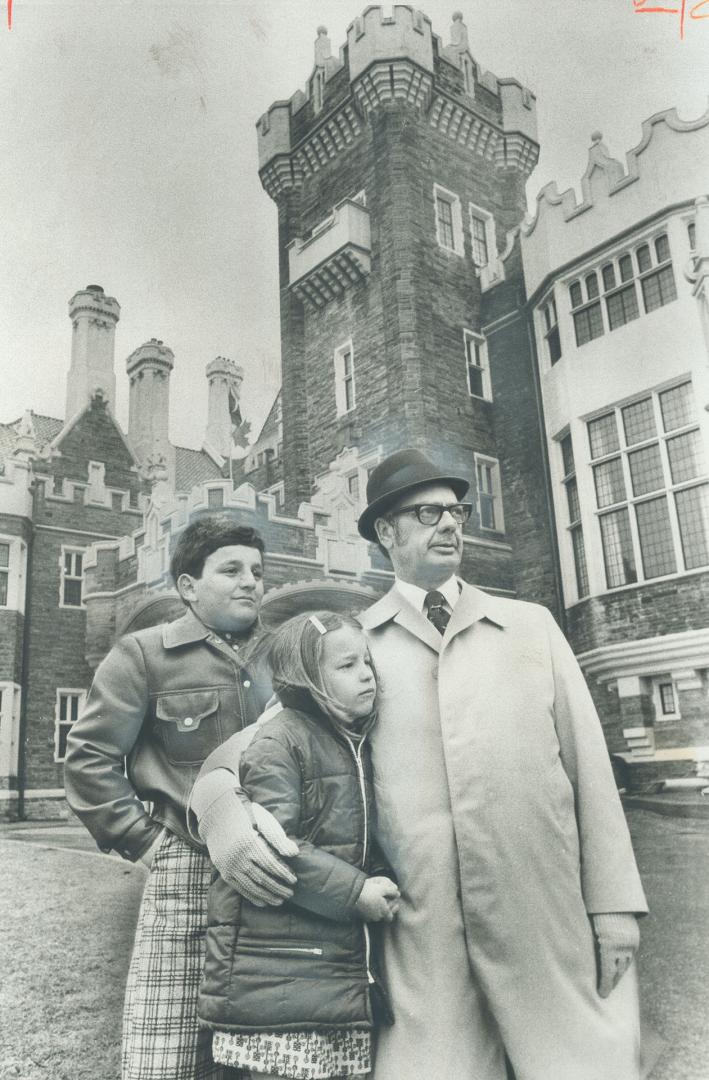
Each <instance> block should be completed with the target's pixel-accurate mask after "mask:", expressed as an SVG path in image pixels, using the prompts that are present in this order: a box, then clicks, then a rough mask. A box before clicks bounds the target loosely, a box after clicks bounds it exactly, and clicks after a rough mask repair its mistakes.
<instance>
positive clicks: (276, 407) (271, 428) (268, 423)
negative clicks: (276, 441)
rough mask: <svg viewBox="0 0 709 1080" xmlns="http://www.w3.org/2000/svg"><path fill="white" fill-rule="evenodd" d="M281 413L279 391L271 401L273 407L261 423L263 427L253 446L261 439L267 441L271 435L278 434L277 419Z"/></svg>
mask: <svg viewBox="0 0 709 1080" xmlns="http://www.w3.org/2000/svg"><path fill="white" fill-rule="evenodd" d="M280 411H281V391H280V390H279V391H278V393H277V394H276V396H275V398H274V399H273V405H272V406H271V408H270V409H269V410H268V416H267V417H266V419H265V420H264V422H263V427H262V428H261V430H260V431H259V433H258V438H257V439H256V440H255V442H254V445H255V444H256V443H257V442H260V441H261V439H268V438H270V436H271V435H277V434H278V417H279V414H280Z"/></svg>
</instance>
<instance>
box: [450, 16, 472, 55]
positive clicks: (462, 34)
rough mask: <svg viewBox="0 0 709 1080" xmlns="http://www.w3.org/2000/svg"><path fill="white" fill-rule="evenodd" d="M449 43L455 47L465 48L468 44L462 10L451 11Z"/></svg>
mask: <svg viewBox="0 0 709 1080" xmlns="http://www.w3.org/2000/svg"><path fill="white" fill-rule="evenodd" d="M450 35H451V45H452V46H453V47H454V48H456V49H460V50H463V49H467V48H469V45H468V28H467V26H466V25H465V23H464V22H463V12H462V11H454V12H453V22H452V24H451V29H450Z"/></svg>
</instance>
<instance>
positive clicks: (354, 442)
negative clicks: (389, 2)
mask: <svg viewBox="0 0 709 1080" xmlns="http://www.w3.org/2000/svg"><path fill="white" fill-rule="evenodd" d="M392 10H393V14H392V15H390V16H389V15H386V14H385V12H384V10H383V9H382V8H381V7H379V6H371V7H368V8H366V10H365V11H364V14H363V15H361V16H359V17H358V18H356V19H355V20H354V22H353V23H352V24H351V25H350V27H349V28H348V30H347V42H346V45H345V46H344V47H343V48H342V49H341V51H340V54H339V56H338V57H335V56H333V55H332V54H331V50H330V42H329V39H328V37H327V32H326V31H325V29H324V28H323V27H321V28H320V29H319V30H318V37H317V41H316V43H315V58H314V60H315V62H314V67H313V70H312V73H311V75H310V78H309V79H308V82H307V85H306V87H305V92H301V91H298V92H297V93H296V94H294V96H293V97H292V98H291V99H290V100H288V101H278V102H275V103H274V104H273V105H272V106H271V108H270V109H269V110H268V112H267V113H266V114H265V115H264V116H262V117H261V119H260V120H259V122H258V124H257V133H258V147H259V166H260V170H259V175H260V178H261V182H262V184H263V186H264V188H265V190H266V192H267V193H268V194H269V196H270V197H271V198H272V199H273V200H274V202H275V203H276V205H277V208H278V222H279V254H280V300H281V344H282V380H283V386H282V392H283V460H284V480H285V500H286V505H287V506H288V507H289V508H290V509H295V507H297V505H298V503H299V502H300V501H302V500H304V499H307V498H309V497H310V494H311V491H312V485H313V483H317V482H318V477H321V476H323V475H324V474H326V473H327V472H328V469H329V467H330V466H331V463H332V462H333V461H335V460H336V459H338V458H340V459H341V460H342V461H343V462H345V461H347V462H348V463H349V464H350V465H351V464H352V462H353V460H354V462H355V464H356V462H357V461H359V462H360V468H359V469H357V470H356V472H357V481H356V486H357V487H358V489H359V492H360V495H361V494H363V486H364V482H365V481H366V473H367V470H368V469H369V468H371V465H372V464H373V463H374V461H376V457H377V455H380V454H382V453H386V452H388V451H391V450H394V449H396V448H399V447H402V446H407V445H415V446H418V447H420V448H421V449H422V450H424V451H426V452H429V453H430V454H431V455H432V456H433V457H434V458H435V459H436V460H437V461H439V462H441V463H442V464H445V465H446V466H447V467H448V468H451V469H456V470H462V472H463V474H464V475H467V476H470V477H471V480H473V484H472V487H471V493H472V494H473V498H474V499H475V501H476V510H475V513H474V515H473V518H472V519H471V526H470V532H471V537H474V536H477V537H478V538H479V539H480V540H481V541H482V542H483V543H481V544H480V545H479V546H480V551H479V552H478V554H479V555H480V559H478V567H485V566H488V569H489V574H487V571H485V572H482V578H485V579H486V580H489V581H490V583H491V584H496V585H498V586H499V587H501V588H504V587H510V586H511V571H510V570H509V564H510V558H509V552H510V544H509V529H508V528H507V527H506V526H505V522H504V518H510V519H511V518H512V517H513V510H514V508H513V506H512V503H513V502H515V501H516V499H508V500H507V502H508V504H509V505H505V507H504V513H503V500H502V497H501V487H500V485H501V479H500V478H501V475H502V470H501V458H502V450H501V448H500V447H498V445H497V443H496V439H495V405H494V400H495V389H496V388H495V385H494V371H491V366H490V357H489V349H488V338H487V336H486V333H485V332H484V327H485V324H486V322H487V321H491V320H494V318H495V316H494V310H493V309H492V308H490V305H489V304H488V299H487V297H488V295H489V294H490V292H491V290H492V289H493V286H495V285H499V284H500V283H503V282H504V281H505V280H506V278H507V277H509V274H510V272H511V270H510V267H509V266H507V265H506V263H505V258H504V257H505V255H506V254H507V253H508V252H509V249H510V246H511V240H510V238H509V235H508V234H510V233H511V232H512V230H514V229H515V228H516V227H517V226H518V225H519V222H520V221H521V219H522V217H523V215H524V213H525V208H526V201H525V181H526V180H527V177H528V176H529V174H530V172H531V170H532V168H533V167H534V165H535V163H536V161H537V157H538V146H537V143H536V113H535V98H534V96H533V94H532V93H531V92H530V91H529V90H527V89H526V88H525V87H523V86H521V85H520V84H519V83H518V82H517V81H516V80H514V79H498V78H497V77H495V76H494V75H492V74H491V73H490V72H487V71H484V70H483V69H482V68H481V67H480V65H479V63H478V62H477V61H476V60H475V58H474V57H473V56H472V54H471V52H470V49H469V46H468V31H467V28H466V26H465V24H464V22H463V20H462V16H461V15H460V13H456V14H455V15H454V17H453V25H452V27H451V31H450V42H451V43H450V44H449V45H444V44H443V43H442V41H441V40H440V39H439V37H438V36H437V35H436V34H434V33H433V31H432V28H431V22H430V20H429V19H428V17H427V16H426V15H424V14H423V13H422V12H420V11H417V10H416V9H414V8H413V7H410V6H409V5H403V4H399V5H395V6H394V7H393V9H392ZM516 274H517V275H518V280H517V281H510V282H509V285H510V287H511V288H512V289H517V290H518V291H519V288H520V286H521V282H522V278H521V268H520V267H519V264H518V265H517V269H516ZM527 361H528V357H527ZM517 377H519V378H523V379H525V380H528V381H529V385H530V388H531V385H532V383H531V380H532V374H531V366H529V364H528V363H527V368H526V369H525V372H524V373H523V374H522V375H519V376H517ZM531 397H532V398H533V394H532V395H531ZM534 415H535V414H534V410H533V408H530V410H529V418H530V423H532V425H534V424H536V421H535V420H534ZM532 438H533V439H536V440H537V444H538V443H539V437H538V432H536V431H535V430H534V427H533V430H532ZM525 452H528V449H527V450H526V451H525ZM537 452H538V453H539V451H537ZM537 464H538V467H539V468H540V469H541V468H542V464H541V458H539V461H538V463H537ZM476 485H477V489H478V490H477V491H476ZM543 512H544V513H545V512H546V509H545V508H543ZM537 525H538V523H536V522H534V523H532V525H531V528H535V527H537ZM486 574H487V577H486ZM476 579H477V580H478V581H480V580H481V573H478V574H477V576H476Z"/></svg>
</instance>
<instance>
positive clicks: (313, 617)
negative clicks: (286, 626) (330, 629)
mask: <svg viewBox="0 0 709 1080" xmlns="http://www.w3.org/2000/svg"><path fill="white" fill-rule="evenodd" d="M308 622H311V623H312V624H313V626H314V627H315V629H316V630H317V632H318V633H319V634H320V635H322V634H326V633H327V627H326V626H323V624H322V623H321V622H320V619H319V618H318V617H317V615H308Z"/></svg>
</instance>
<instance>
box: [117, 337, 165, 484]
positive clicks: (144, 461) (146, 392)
mask: <svg viewBox="0 0 709 1080" xmlns="http://www.w3.org/2000/svg"><path fill="white" fill-rule="evenodd" d="M174 363H175V357H174V355H173V352H172V349H169V348H168V347H167V345H165V344H163V342H162V341H158V339H157V338H151V339H150V341H148V342H146V343H145V345H141V346H140V347H139V348H137V349H136V350H135V351H134V352H132V353H131V354H130V356H129V357H128V359H127V360H126V371H127V373H128V378H129V380H130V396H129V404H128V441H129V442H130V445H131V448H132V450H133V451H134V453H135V455H136V457H137V459H138V461H139V462H140V464H141V466H142V467H143V469H144V470H149V469H150V468H155V467H158V466H162V467H163V468H166V469H167V470H168V474H169V475H172V473H173V468H172V456H173V454H172V448H171V446H170V441H169V438H168V421H169V416H170V372H171V371H172V369H173V367H174Z"/></svg>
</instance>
